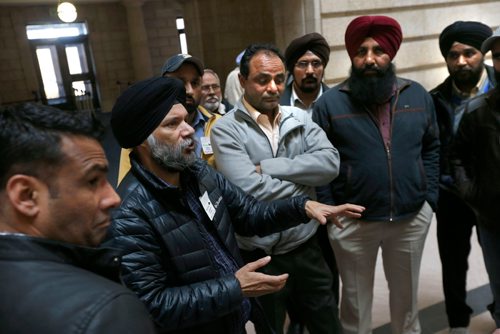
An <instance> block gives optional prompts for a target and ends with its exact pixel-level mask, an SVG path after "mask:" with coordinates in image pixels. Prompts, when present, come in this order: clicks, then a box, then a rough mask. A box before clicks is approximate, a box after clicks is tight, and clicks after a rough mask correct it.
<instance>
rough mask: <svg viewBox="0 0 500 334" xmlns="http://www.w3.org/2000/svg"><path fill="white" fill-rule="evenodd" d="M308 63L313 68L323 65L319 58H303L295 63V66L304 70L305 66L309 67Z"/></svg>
mask: <svg viewBox="0 0 500 334" xmlns="http://www.w3.org/2000/svg"><path fill="white" fill-rule="evenodd" d="M309 65H311V66H312V67H313V68H314V69H317V68H320V67H321V66H323V63H322V62H321V61H320V60H313V61H305V60H303V61H299V62H297V63H295V66H296V67H298V68H300V69H301V70H305V69H306V68H308V67H309Z"/></svg>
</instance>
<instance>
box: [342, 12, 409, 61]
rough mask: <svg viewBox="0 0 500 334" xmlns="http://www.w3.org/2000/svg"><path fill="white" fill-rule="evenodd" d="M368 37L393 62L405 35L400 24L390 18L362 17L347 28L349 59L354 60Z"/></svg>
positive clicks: (346, 43) (346, 39)
mask: <svg viewBox="0 0 500 334" xmlns="http://www.w3.org/2000/svg"><path fill="white" fill-rule="evenodd" d="M367 37H371V38H373V39H374V40H375V41H376V42H377V43H378V44H379V45H380V46H381V47H382V49H384V52H385V53H387V54H388V55H389V57H390V58H391V60H392V59H393V58H394V57H395V56H396V53H397V52H398V49H399V46H400V45H401V41H402V40H403V33H402V31H401V26H400V25H399V23H398V22H397V21H396V20H394V19H393V18H391V17H388V16H360V17H358V18H355V19H354V20H352V21H351V23H349V26H347V30H346V32H345V46H346V48H347V53H349V57H351V59H352V58H354V56H355V55H356V53H357V52H358V49H359V46H360V45H361V44H362V43H363V42H364V40H365V39H366V38H367Z"/></svg>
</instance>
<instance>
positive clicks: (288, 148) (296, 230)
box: [210, 100, 340, 254]
mask: <svg viewBox="0 0 500 334" xmlns="http://www.w3.org/2000/svg"><path fill="white" fill-rule="evenodd" d="M280 109H281V113H282V115H281V120H280V125H279V128H280V137H279V144H278V152H277V154H276V156H274V155H273V152H272V148H271V144H270V142H269V140H268V138H267V137H266V135H265V134H264V132H263V131H262V130H261V129H260V127H259V126H258V124H257V123H256V122H255V121H254V120H253V118H252V117H251V116H250V114H249V113H248V111H247V110H246V108H245V107H244V105H243V103H242V102H241V100H240V101H239V102H238V103H237V104H236V106H235V109H233V110H232V111H231V112H230V113H228V114H226V115H225V116H224V117H223V118H221V119H220V120H219V121H218V122H217V123H216V124H215V126H214V127H213V128H212V131H211V135H210V139H211V142H212V148H213V151H214V156H215V161H216V166H217V169H218V170H219V171H220V172H221V173H222V174H224V175H225V176H226V177H227V178H228V179H229V180H230V181H231V182H233V183H234V184H236V185H237V186H239V187H241V188H242V189H243V191H245V192H246V193H248V194H251V195H253V196H255V197H256V198H258V199H260V200H266V201H267V200H273V199H279V198H288V197H291V196H297V195H308V196H310V197H311V198H316V194H315V189H314V187H317V186H321V185H325V184H327V183H329V182H330V181H332V180H333V179H334V178H335V177H336V176H337V175H338V173H339V164H340V161H339V155H338V151H337V150H336V149H335V148H334V147H333V146H332V144H331V143H330V141H329V140H328V138H327V137H326V134H325V133H324V132H323V130H321V128H320V127H319V126H318V125H316V124H315V123H314V122H313V121H312V120H311V119H310V117H309V116H308V115H307V113H306V112H305V111H303V110H300V109H298V108H295V107H284V106H281V107H280ZM256 165H260V167H261V174H259V173H257V172H256V170H255V166H256ZM317 228H318V223H317V222H316V221H310V222H309V223H308V224H302V225H300V226H296V227H293V228H290V229H287V230H285V231H283V232H280V233H275V234H271V235H269V236H266V237H241V236H238V244H239V246H240V248H242V249H244V250H254V249H256V248H259V249H262V250H264V251H265V252H266V253H267V254H284V253H287V252H289V251H291V250H293V249H295V248H297V247H298V246H299V245H300V244H302V243H304V242H305V241H307V240H308V239H309V238H310V237H312V236H313V235H314V233H315V232H316V230H317Z"/></svg>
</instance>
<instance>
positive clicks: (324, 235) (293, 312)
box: [287, 225, 340, 332]
mask: <svg viewBox="0 0 500 334" xmlns="http://www.w3.org/2000/svg"><path fill="white" fill-rule="evenodd" d="M316 238H317V239H318V244H319V247H320V248H321V252H322V253H323V257H324V258H325V261H326V264H327V265H328V269H330V272H331V273H332V291H333V295H334V297H335V302H336V303H337V306H338V302H339V290H340V285H339V271H338V269H337V261H336V260H335V254H334V253H333V249H332V246H331V245H330V240H329V239H328V231H327V229H326V225H320V226H319V227H318V231H317V232H316ZM287 310H288V316H289V317H290V322H291V324H295V325H296V326H297V324H301V325H303V324H304V323H305V320H304V319H303V317H302V314H301V312H300V310H298V309H296V307H295V304H294V303H293V301H291V300H290V301H288V306H287ZM289 332H290V331H289Z"/></svg>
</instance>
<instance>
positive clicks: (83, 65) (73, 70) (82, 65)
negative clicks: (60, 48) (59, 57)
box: [65, 44, 89, 74]
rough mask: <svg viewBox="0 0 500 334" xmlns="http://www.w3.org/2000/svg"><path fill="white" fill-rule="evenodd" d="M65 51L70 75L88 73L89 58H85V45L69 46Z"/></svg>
mask: <svg viewBox="0 0 500 334" xmlns="http://www.w3.org/2000/svg"><path fill="white" fill-rule="evenodd" d="M65 49H66V58H67V59H68V67H69V74H82V73H88V71H89V70H88V65H87V58H86V57H85V48H84V46H83V44H73V45H67V46H66V48H65Z"/></svg>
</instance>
